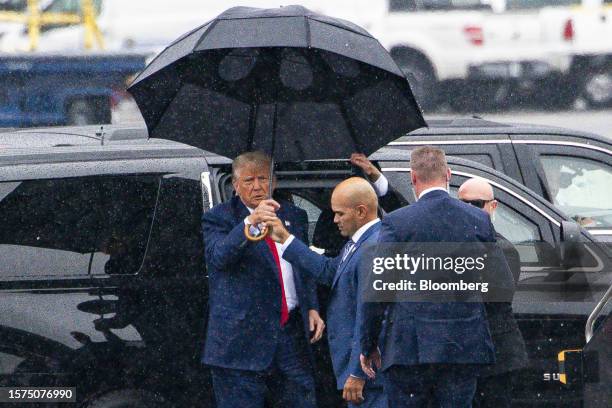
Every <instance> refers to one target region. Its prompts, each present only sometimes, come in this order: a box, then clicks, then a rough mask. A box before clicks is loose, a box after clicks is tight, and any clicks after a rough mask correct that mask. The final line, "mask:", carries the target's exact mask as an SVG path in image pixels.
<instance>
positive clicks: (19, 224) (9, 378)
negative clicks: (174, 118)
mask: <svg viewBox="0 0 612 408" xmlns="http://www.w3.org/2000/svg"><path fill="white" fill-rule="evenodd" d="M64 165H65V163H64ZM59 167H60V166H56V168H55V170H53V169H50V168H49V166H47V165H29V166H28V165H26V166H16V167H11V168H7V167H0V219H1V220H2V230H1V231H0V257H1V259H2V262H0V310H2V313H1V314H0V350H1V351H0V382H1V383H3V384H12V385H23V386H36V385H39V386H51V385H53V384H62V381H63V380H64V378H65V376H70V375H72V374H74V373H73V372H72V370H71V368H72V367H73V364H74V363H75V362H77V361H79V360H81V359H82V358H84V357H85V355H86V354H87V353H89V352H91V351H92V348H96V347H98V346H95V344H100V343H106V344H108V342H112V341H114V340H116V339H124V338H125V339H135V338H137V334H136V333H134V332H133V331H130V330H125V331H123V332H121V333H110V332H108V331H104V330H99V329H98V327H97V326H96V322H97V320H98V319H101V318H103V317H104V316H105V315H107V314H110V313H113V312H115V310H113V309H112V308H109V307H107V306H108V305H106V304H104V302H103V296H104V294H103V285H102V284H101V282H100V281H99V280H98V279H96V277H99V276H106V275H107V274H108V273H109V270H110V269H111V268H119V269H123V270H125V271H128V270H129V271H136V270H137V269H138V266H139V265H140V263H139V262H140V261H141V260H142V258H143V256H144V252H145V250H146V243H147V239H148V235H149V228H150V223H151V220H152V216H153V212H154V209H155V201H156V197H157V190H158V185H159V180H158V176H156V175H141V174H134V175H125V176H123V175H122V176H120V177H118V176H116V175H110V174H106V175H93V174H80V175H77V174H70V175H69V174H68V173H69V172H67V171H65V170H62V169H60V168H59ZM77 173H78V172H77ZM133 217H138V218H139V220H140V221H139V223H138V224H134V223H133V222H132V220H133ZM128 254H129V256H128ZM113 257H123V259H124V261H125V262H116V261H115V260H114V259H113ZM128 258H129V259H128ZM128 261H129V262H128ZM99 342H100V343H99ZM81 368H83V367H81ZM99 373H100V372H98V371H96V370H90V371H89V372H87V375H86V376H85V377H81V378H80V380H83V381H84V380H86V378H87V377H91V376H93V375H95V374H99ZM70 378H71V380H68V381H64V383H66V382H68V383H69V382H71V381H72V380H74V377H70ZM79 384H83V382H79ZM86 392H87V391H86V387H82V388H80V390H79V393H80V394H84V393H86ZM82 396H83V395H79V397H82Z"/></svg>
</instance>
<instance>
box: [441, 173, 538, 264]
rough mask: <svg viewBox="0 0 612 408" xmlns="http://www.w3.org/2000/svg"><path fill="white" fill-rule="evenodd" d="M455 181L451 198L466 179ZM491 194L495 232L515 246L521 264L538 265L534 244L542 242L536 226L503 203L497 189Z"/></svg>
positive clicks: (460, 178)
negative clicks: (494, 207) (494, 200)
mask: <svg viewBox="0 0 612 408" xmlns="http://www.w3.org/2000/svg"><path fill="white" fill-rule="evenodd" d="M456 180H457V181H455V182H454V183H453V184H454V185H453V186H451V188H450V194H451V195H452V196H453V197H457V190H458V188H459V187H458V186H459V185H460V183H463V182H465V181H466V180H467V179H466V178H464V177H457V178H456ZM493 194H494V196H495V197H496V198H497V203H498V204H497V209H496V210H495V213H494V214H493V217H492V220H491V221H492V222H493V226H494V227H495V231H497V232H498V233H500V234H501V235H503V236H504V238H506V239H507V240H508V241H510V242H511V243H513V244H514V245H516V247H517V250H518V251H519V255H520V257H521V263H523V264H532V263H538V262H539V261H540V259H539V258H538V253H537V251H536V246H535V244H536V243H538V242H542V234H541V233H540V228H539V227H538V224H536V223H535V222H533V221H532V220H530V219H528V218H527V217H525V216H523V215H522V214H521V213H520V212H518V211H516V210H515V209H513V208H512V207H510V206H508V205H507V204H506V203H504V202H503V201H502V199H501V197H502V196H503V194H502V193H501V191H500V190H499V189H498V188H497V187H494V188H493Z"/></svg>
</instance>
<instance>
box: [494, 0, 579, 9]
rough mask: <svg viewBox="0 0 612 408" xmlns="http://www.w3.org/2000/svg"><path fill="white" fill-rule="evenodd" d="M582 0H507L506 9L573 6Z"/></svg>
mask: <svg viewBox="0 0 612 408" xmlns="http://www.w3.org/2000/svg"><path fill="white" fill-rule="evenodd" d="M580 2H581V0H507V1H506V9H508V10H521V9H537V8H542V7H551V6H571V5H577V4H580Z"/></svg>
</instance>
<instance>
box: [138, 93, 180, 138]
mask: <svg viewBox="0 0 612 408" xmlns="http://www.w3.org/2000/svg"><path fill="white" fill-rule="evenodd" d="M182 88H183V86H182V85H181V86H180V87H179V88H178V89H177V90H176V92H175V93H174V96H173V97H172V98H170V100H169V101H168V103H167V104H166V106H164V110H163V111H162V112H161V115H158V117H157V119H156V120H155V124H154V126H151V129H148V128H149V126H148V125H147V129H148V130H149V137H153V135H152V134H151V133H153V129H155V128H157V126H159V122H160V121H161V120H162V118H163V117H164V116H165V115H166V111H167V110H168V108H170V105H172V102H174V98H176V94H178V92H179V91H180V90H181V89H182Z"/></svg>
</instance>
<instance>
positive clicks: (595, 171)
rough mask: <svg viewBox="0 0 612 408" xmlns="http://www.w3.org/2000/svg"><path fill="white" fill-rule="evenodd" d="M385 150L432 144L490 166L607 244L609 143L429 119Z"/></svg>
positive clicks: (611, 220)
mask: <svg viewBox="0 0 612 408" xmlns="http://www.w3.org/2000/svg"><path fill="white" fill-rule="evenodd" d="M428 124H429V128H423V129H419V130H416V131H414V132H412V133H411V134H409V135H406V136H404V137H401V138H399V139H397V140H396V141H394V142H391V143H390V144H389V146H391V147H393V148H397V149H401V150H411V149H413V148H415V147H418V146H423V145H435V146H439V147H441V148H443V149H444V150H445V151H446V153H447V154H448V155H453V156H456V157H462V158H465V159H469V160H473V161H476V162H478V163H481V164H483V165H485V166H489V167H492V168H494V169H496V170H499V171H500V172H502V173H504V174H506V175H508V176H510V177H512V178H513V179H514V180H516V181H518V182H519V183H521V184H523V185H525V186H527V187H529V188H530V189H531V190H533V191H535V192H536V193H537V194H538V195H540V196H542V197H544V198H546V199H547V200H548V201H550V202H551V203H553V204H555V206H557V207H558V208H559V209H560V210H562V211H564V212H565V213H566V214H567V215H569V216H570V217H571V218H572V219H574V220H576V221H578V222H580V223H581V224H582V225H584V226H585V228H587V229H588V230H589V232H590V233H591V234H592V235H596V236H597V237H598V239H599V240H602V241H610V242H612V189H611V188H610V186H612V141H611V140H610V139H606V138H604V137H601V136H598V135H595V134H592V133H587V132H580V131H575V130H569V129H563V128H558V127H552V126H536V125H527V124H504V123H498V122H491V121H486V120H482V119H476V118H469V119H445V120H429V121H428Z"/></svg>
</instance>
